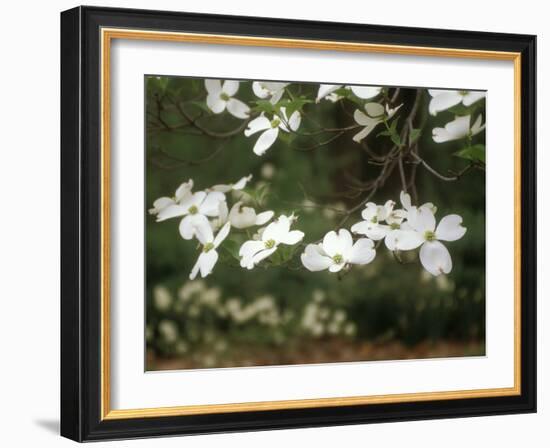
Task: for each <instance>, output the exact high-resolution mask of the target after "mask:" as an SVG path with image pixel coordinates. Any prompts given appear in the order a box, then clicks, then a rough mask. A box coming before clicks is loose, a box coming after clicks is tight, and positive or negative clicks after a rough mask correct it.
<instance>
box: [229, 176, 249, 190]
mask: <svg viewBox="0 0 550 448" xmlns="http://www.w3.org/2000/svg"><path fill="white" fill-rule="evenodd" d="M250 179H252V174H249V175H248V176H244V177H241V178H240V179H239V180H238V181H237V182H235V183H234V184H233V190H242V189H243V188H244V187H246V184H247V183H248V182H250Z"/></svg>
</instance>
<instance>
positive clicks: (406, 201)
mask: <svg viewBox="0 0 550 448" xmlns="http://www.w3.org/2000/svg"><path fill="white" fill-rule="evenodd" d="M399 200H400V201H401V205H402V206H403V209H404V211H405V212H406V213H404V218H406V217H407V216H408V211H409V210H411V209H413V208H414V209H415V208H416V207H415V206H413V205H412V203H411V195H410V194H408V193H405V192H404V191H402V192H401V194H400V195H399ZM423 207H424V208H427V209H429V210H430V211H431V212H432V213H433V214H434V215H435V214H436V212H437V207H436V206H435V205H434V204H432V203H431V202H426V203H424V204H422V205H421V206H420V208H423Z"/></svg>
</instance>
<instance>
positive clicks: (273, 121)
mask: <svg viewBox="0 0 550 448" xmlns="http://www.w3.org/2000/svg"><path fill="white" fill-rule="evenodd" d="M280 124H281V120H279V119H278V118H274V119H273V120H271V127H272V128H276V127H277V126H279V125H280Z"/></svg>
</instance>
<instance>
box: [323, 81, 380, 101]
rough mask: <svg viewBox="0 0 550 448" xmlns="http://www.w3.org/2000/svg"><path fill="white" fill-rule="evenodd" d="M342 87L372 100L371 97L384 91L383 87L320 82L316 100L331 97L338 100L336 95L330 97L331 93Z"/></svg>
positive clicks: (362, 97) (364, 98)
mask: <svg viewBox="0 0 550 448" xmlns="http://www.w3.org/2000/svg"><path fill="white" fill-rule="evenodd" d="M340 88H344V89H350V90H351V91H352V92H353V93H354V94H355V96H357V97H359V98H361V99H363V100H370V99H371V98H374V97H375V96H377V95H378V94H379V93H380V92H381V91H382V87H371V86H342V85H340V84H320V85H319V91H318V92H317V98H316V100H315V101H316V102H317V103H318V102H319V101H321V100H322V99H323V98H327V99H330V101H333V102H334V101H336V100H337V98H335V97H334V96H333V97H330V95H332V94H333V92H335V91H336V90H338V89H340ZM336 96H338V95H336ZM340 98H341V97H340Z"/></svg>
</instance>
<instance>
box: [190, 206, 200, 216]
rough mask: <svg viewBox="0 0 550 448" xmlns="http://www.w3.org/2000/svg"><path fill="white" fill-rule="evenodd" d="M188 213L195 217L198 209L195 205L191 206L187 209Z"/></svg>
mask: <svg viewBox="0 0 550 448" xmlns="http://www.w3.org/2000/svg"><path fill="white" fill-rule="evenodd" d="M188 212H189V214H191V215H196V214H197V213H198V212H199V209H198V207H197V206H196V205H192V206H191V207H189V210H188Z"/></svg>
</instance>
